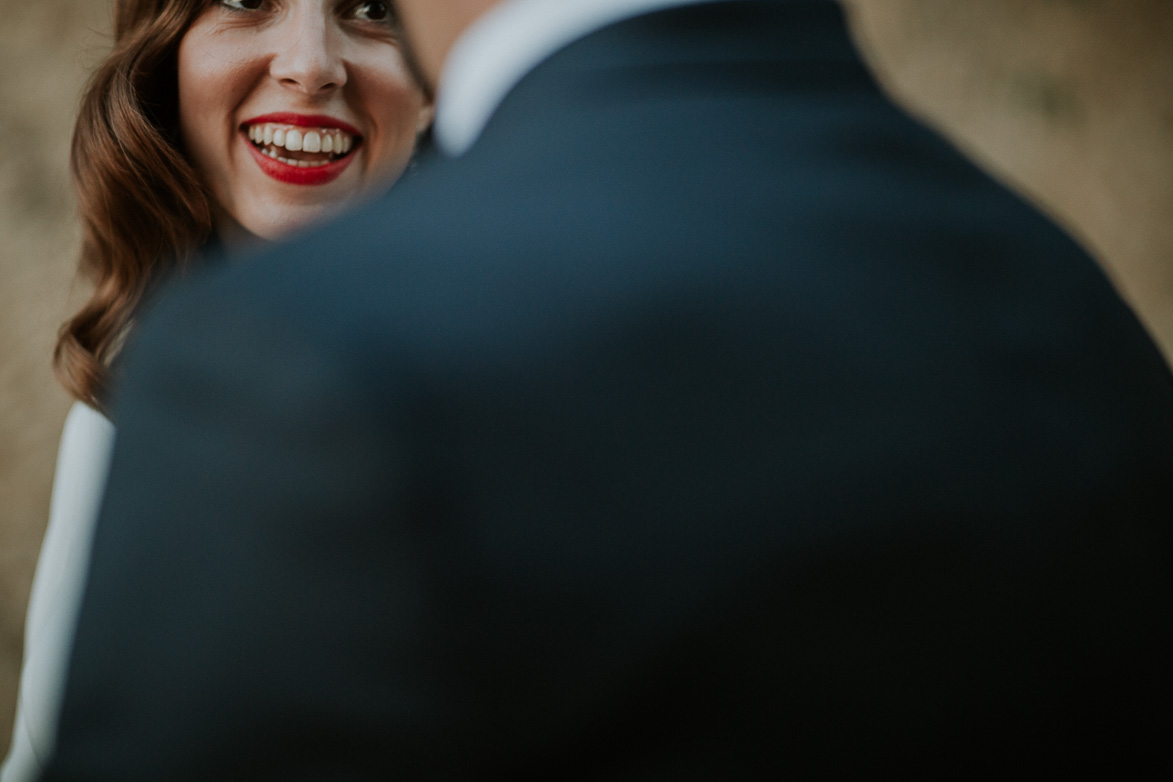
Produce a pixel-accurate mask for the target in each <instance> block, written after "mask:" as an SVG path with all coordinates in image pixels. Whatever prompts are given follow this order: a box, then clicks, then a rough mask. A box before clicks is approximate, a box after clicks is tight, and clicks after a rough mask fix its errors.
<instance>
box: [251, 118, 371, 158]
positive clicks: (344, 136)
mask: <svg viewBox="0 0 1173 782" xmlns="http://www.w3.org/2000/svg"><path fill="white" fill-rule="evenodd" d="M248 137H249V139H250V140H252V141H254V142H256V143H257V144H272V145H273V146H277V147H285V148H286V149H288V150H289V151H290V152H301V151H303V150H304V151H306V152H334V153H336V154H339V155H345V154H346V153H347V152H349V151H350V149H351V147H353V146H354V137H353V136H351V135H350V134H349V133H346V132H345V131H341V130H331V129H327V128H322V129H321V130H304V129H301V128H297V127H294V126H292V125H274V124H272V123H264V124H260V125H249V127H248Z"/></svg>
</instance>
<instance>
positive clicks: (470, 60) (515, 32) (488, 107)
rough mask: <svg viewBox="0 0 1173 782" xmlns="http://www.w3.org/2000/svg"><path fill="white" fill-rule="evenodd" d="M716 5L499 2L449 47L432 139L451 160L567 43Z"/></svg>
mask: <svg viewBox="0 0 1173 782" xmlns="http://www.w3.org/2000/svg"><path fill="white" fill-rule="evenodd" d="M719 1H720V0H505V2H503V3H501V4H500V5H499V6H497V7H495V8H494V9H493V10H491V11H490V12H488V13H487V14H485V15H484V16H483V17H482V18H481V19H479V20H478V21H477V22H476V24H474V25H473V26H472V27H471V28H469V29H468V30H467V31H466V32H465V34H464V35H463V36H461V38H460V39H459V40H458V41H457V42H456V45H455V46H454V47H453V49H452V52H451V54H450V55H449V57H448V60H447V62H446V63H445V65H444V71H443V73H442V74H441V77H440V84H439V89H438V90H437V103H436V122H435V127H434V133H435V140H436V143H437V145H438V146H439V148H440V149H441V151H443V152H444V153H446V154H448V155H450V156H458V155H461V154H463V153H464V152H466V151H468V149H469V148H470V147H472V145H473V144H475V143H476V141H477V139H478V138H479V136H480V133H481V131H482V130H483V129H484V127H485V125H486V123H488V121H489V119H490V118H491V117H492V116H493V113H494V112H495V111H496V110H497V107H498V106H499V105H500V104H501V101H502V100H504V98H505V96H506V95H508V94H509V92H510V90H512V89H513V87H514V86H516V85H517V83H518V82H519V81H521V79H522V78H524V77H525V75H526V74H527V73H529V72H530V71H531V70H533V69H534V68H535V67H536V66H537V65H539V64H540V63H541V62H542V61H544V60H545V59H546V58H548V57H549V56H550V55H552V54H554V53H555V52H557V51H558V50H560V49H562V48H563V47H565V46H566V45H568V44H570V43H572V42H574V41H576V40H578V39H580V38H582V37H584V36H586V35H588V34H590V33H592V32H594V31H595V30H598V29H600V28H603V27H606V26H607V25H610V24H613V23H615V22H619V21H622V20H624V19H629V18H631V17H634V16H638V15H640V14H644V13H650V12H653V11H659V10H663V9H667V8H672V7H675V6H682V5H692V4H696V3H700V2H719Z"/></svg>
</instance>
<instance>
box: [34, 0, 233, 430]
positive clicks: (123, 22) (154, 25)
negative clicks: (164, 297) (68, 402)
mask: <svg viewBox="0 0 1173 782" xmlns="http://www.w3.org/2000/svg"><path fill="white" fill-rule="evenodd" d="M209 2H212V0H114V47H113V51H111V53H110V55H109V56H108V57H107V58H106V59H105V60H104V61H103V62H102V64H101V65H100V66H99V67H98V69H97V70H96V71H95V73H94V74H93V76H92V77H91V79H90V82H89V85H88V86H87V88H86V91H85V93H84V95H83V97H82V101H81V107H80V110H79V114H78V118H77V124H76V126H75V127H74V132H73V148H72V157H71V161H70V162H71V169H72V173H73V180H74V184H75V186H76V188H77V196H78V211H79V213H80V217H81V221H82V231H83V235H82V249H81V260H80V271H81V273H82V274H84V275H86V276H87V277H89V279H90V280H91V281H92V282H93V283H94V292H93V295H92V297H91V298H90V300H89V301H87V302H86V304H85V306H83V307H82V308H81V310H80V311H78V313H77V314H76V315H74V316H73V317H72V318H71V319H70V320H69V321H67V322H66V323H65V324H64V325H63V326H62V327H61V331H60V333H59V334H58V339H57V347H56V350H55V351H54V354H53V363H54V367H55V369H56V371H57V377H58V379H59V380H60V381H61V383H62V384H63V385H64V386H65V388H66V389H67V390H68V391H69V392H71V393H72V394H73V395H74V396H75V397H77V398H78V399H80V400H82V401H83V402H86V403H88V404H90V405H91V406H93V407H94V408H96V409H98V410H102V411H107V412H108V408H107V400H108V396H109V391H110V363H111V361H112V360H113V358H114V357H115V355H116V354H117V352H118V348H119V346H120V344H121V342H122V341H123V339H124V338H125V336H126V333H127V330H128V329H129V327H130V324H131V321H132V319H133V317H134V314H135V311H136V309H137V308H138V307H139V305H140V303H141V302H142V300H143V296H144V294H145V293H146V292H147V290H148V289H149V287H150V285H151V283H152V282H154V281H155V280H156V279H158V278H159V277H160V275H162V274H164V273H167V272H170V271H172V270H179V269H183V268H184V267H186V266H187V265H188V264H189V263H190V261H191V259H192V258H193V257H194V255H195V251H196V250H197V248H198V247H199V246H200V245H201V244H203V243H204V242H206V241H207V240H208V239H209V238H210V237H211V236H212V199H211V196H210V195H209V193H208V191H207V189H206V188H205V187H204V185H203V184H202V183H201V181H200V178H199V176H198V175H197V173H196V171H195V169H194V168H193V167H192V165H191V164H190V163H189V162H188V160H187V158H186V157H185V155H184V153H183V150H182V145H181V142H180V137H179V86H178V85H179V82H178V73H177V69H176V61H177V52H178V49H179V42H180V39H182V37H183V35H184V34H185V33H186V32H187V30H188V28H189V27H190V26H191V24H192V22H193V21H195V19H196V17H197V16H199V14H200V12H201V11H203V9H204V8H205V7H206V6H207V5H208V4H209Z"/></svg>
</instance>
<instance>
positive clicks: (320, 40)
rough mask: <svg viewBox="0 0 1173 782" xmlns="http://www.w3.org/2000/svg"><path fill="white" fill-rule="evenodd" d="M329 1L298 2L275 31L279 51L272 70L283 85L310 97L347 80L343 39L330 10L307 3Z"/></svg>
mask: <svg viewBox="0 0 1173 782" xmlns="http://www.w3.org/2000/svg"><path fill="white" fill-rule="evenodd" d="M319 5H320V6H329V5H330V4H329V3H321V4H318V3H298V4H295V6H294V7H295V8H296V9H297V10H295V11H294V13H291V14H290V16H289V17H288V18H287V20H286V23H285V24H283V25H281V26H280V29H278V30H275V31H274V32H275V33H276V34H277V41H276V42H275V43H276V54H275V55H274V57H273V59H272V61H271V62H270V63H269V73H270V74H271V75H272V77H273V78H274V79H276V80H277V81H278V82H280V83H281V84H282V85H283V86H286V87H289V88H291V89H295V90H298V91H300V92H304V93H305V94H307V95H309V96H311V97H312V96H315V95H318V94H319V93H323V92H329V91H330V90H333V89H337V88H339V87H341V86H342V85H343V84H345V83H346V63H345V61H344V60H343V58H342V54H341V51H340V49H341V41H340V40H339V39H338V36H337V31H336V30H334V29H333V26H332V24H331V19H330V17H329V14H328V10H327V9H325V8H307V6H319Z"/></svg>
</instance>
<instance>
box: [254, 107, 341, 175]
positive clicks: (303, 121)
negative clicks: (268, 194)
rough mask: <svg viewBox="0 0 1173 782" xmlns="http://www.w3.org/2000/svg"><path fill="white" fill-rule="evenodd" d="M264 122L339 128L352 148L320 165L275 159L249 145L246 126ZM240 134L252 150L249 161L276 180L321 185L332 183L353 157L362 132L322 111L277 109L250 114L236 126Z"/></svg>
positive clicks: (304, 126)
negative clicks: (350, 140)
mask: <svg viewBox="0 0 1173 782" xmlns="http://www.w3.org/2000/svg"><path fill="white" fill-rule="evenodd" d="M264 123H272V124H274V125H293V126H295V127H302V128H332V129H335V130H341V131H343V132H344V133H347V134H349V135H350V136H351V137H352V138H353V139H354V141H353V144H354V147H353V148H352V149H351V150H350V151H349V152H348V153H347V154H346V156H345V157H342V158H339V159H338V160H334V161H331V162H329V163H326V164H324V165H319V166H312V167H302V166H295V165H290V164H289V163H284V162H282V161H280V160H278V159H276V158H273V157H269V156H268V155H266V154H265V153H264V152H262V151H261V150H260V149H258V148H257V146H256V145H255V144H253V142H252V140H251V139H249V137H248V128H249V126H251V125H260V124H264ZM240 137H241V139H242V140H243V141H244V143H245V145H246V146H247V147H248V151H249V152H250V153H252V156H253V160H255V161H256V163H257V166H259V167H260V169H261V171H263V172H264V173H265V174H267V175H269V176H270V177H272V178H273V179H276V180H277V181H278V182H285V183H286V184H291V185H325V184H328V183H330V182H333V181H334V180H335V179H337V178H338V177H340V176H341V175H342V172H343V171H345V170H346V169H347V167H349V166H350V163H351V161H352V160H354V153H355V152H356V151H357V150H358V148H359V146H360V145H361V143H362V134H360V133H359V132H358V128H356V127H354V126H353V125H350V124H348V123H346V122H343V121H342V120H339V119H335V118H334V117H329V116H326V115H324V114H295V113H293V112H287V111H279V112H274V113H272V114H263V115H261V116H259V117H253V118H252V119H250V120H248V121H246V122H245V123H244V124H243V125H242V126H241V128H240Z"/></svg>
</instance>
